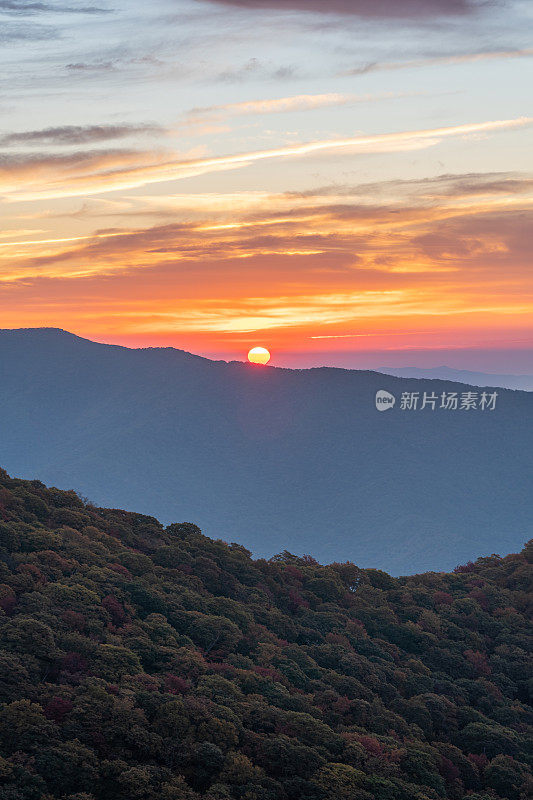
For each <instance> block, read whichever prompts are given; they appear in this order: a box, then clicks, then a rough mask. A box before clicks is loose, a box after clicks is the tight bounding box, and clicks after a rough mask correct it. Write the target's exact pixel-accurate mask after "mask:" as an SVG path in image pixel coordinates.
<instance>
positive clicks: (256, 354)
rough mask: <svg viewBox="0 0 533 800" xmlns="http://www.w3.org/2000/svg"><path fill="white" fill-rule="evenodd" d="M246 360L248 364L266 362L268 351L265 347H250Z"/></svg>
mask: <svg viewBox="0 0 533 800" xmlns="http://www.w3.org/2000/svg"><path fill="white" fill-rule="evenodd" d="M248 361H249V362H250V364H268V362H269V361H270V353H269V352H268V350H267V349H266V347H252V349H251V350H250V352H249V353H248Z"/></svg>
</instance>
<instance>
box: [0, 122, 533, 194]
mask: <svg viewBox="0 0 533 800" xmlns="http://www.w3.org/2000/svg"><path fill="white" fill-rule="evenodd" d="M532 122H533V120H532V119H530V118H527V117H520V118H516V119H507V120H491V121H488V122H478V123H471V124H466V125H455V126H450V127H443V128H431V129H425V130H413V131H402V132H398V133H386V134H373V135H369V136H355V137H350V138H346V139H326V140H319V141H313V142H307V143H303V144H294V145H284V146H281V147H277V148H273V149H269V150H256V151H252V152H247V153H239V154H235V155H220V156H212V157H205V158H189V159H177V158H176V157H173V156H172V155H169V154H167V153H150V152H144V153H140V152H137V151H134V150H117V151H107V152H101V151H92V152H87V153H80V154H76V153H73V154H72V155H68V156H49V155H44V156H31V157H19V156H17V157H4V159H3V161H2V162H0V190H1V191H3V192H4V194H5V195H6V196H8V197H9V198H10V199H30V198H39V197H48V198H52V197H68V196H80V195H87V194H91V193H93V194H94V193H101V192H105V191H115V190H116V189H125V188H135V187H140V186H145V185H148V184H154V183H161V182H164V181H173V180H179V179H183V178H190V177H193V176H199V175H205V174H208V173H214V172H217V171H221V170H229V169H236V168H239V167H244V166H249V165H251V164H253V163H257V162H260V161H267V160H281V159H290V158H296V157H299V156H308V155H311V154H314V153H320V152H326V151H332V152H334V151H342V150H346V151H349V152H351V153H383V152H402V151H406V150H417V149H423V148H426V147H432V146H435V145H437V144H438V143H439V142H441V141H442V140H443V139H447V138H452V137H464V136H469V135H476V134H489V133H494V132H496V131H503V130H509V129H512V128H517V127H520V126H525V125H529V124H531V123H532ZM36 178H38V180H39V187H38V188H37V187H36Z"/></svg>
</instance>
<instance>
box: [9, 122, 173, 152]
mask: <svg viewBox="0 0 533 800" xmlns="http://www.w3.org/2000/svg"><path fill="white" fill-rule="evenodd" d="M161 130H162V129H161V128H159V127H158V126H156V125H148V124H140V125H63V126H60V127H56V128H43V129H41V130H36V131H21V132H19V133H8V134H5V135H4V136H0V145H1V146H4V147H6V146H7V147H10V146H12V145H34V144H35V145H77V144H90V143H93V142H105V141H110V140H112V139H122V138H125V137H127V136H133V135H136V134H145V133H154V132H157V131H161Z"/></svg>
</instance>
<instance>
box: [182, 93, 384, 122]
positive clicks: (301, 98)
mask: <svg viewBox="0 0 533 800" xmlns="http://www.w3.org/2000/svg"><path fill="white" fill-rule="evenodd" d="M398 96H400V95H398V94H394V93H392V92H387V93H385V94H381V95H370V94H367V95H355V94H338V93H330V94H300V95H294V96H291V97H277V98H274V99H271V100H248V101H245V102H242V103H226V104H225V105H218V106H202V107H197V108H192V109H191V111H190V112H189V114H190V116H192V117H198V116H211V115H214V116H245V115H247V114H281V113H285V112H291V111H309V110H312V109H315V108H327V107H328V106H345V105H351V104H353V103H369V102H374V101H376V100H383V99H389V98H393V97H398Z"/></svg>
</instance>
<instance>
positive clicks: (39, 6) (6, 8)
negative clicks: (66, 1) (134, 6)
mask: <svg viewBox="0 0 533 800" xmlns="http://www.w3.org/2000/svg"><path fill="white" fill-rule="evenodd" d="M2 12H4V13H9V14H19V15H21V16H22V15H23V16H28V15H30V14H42V13H51V12H52V13H63V14H106V13H108V9H105V8H100V7H99V6H65V5H61V4H56V3H32V2H29V3H28V2H26V0H0V13H2Z"/></svg>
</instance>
